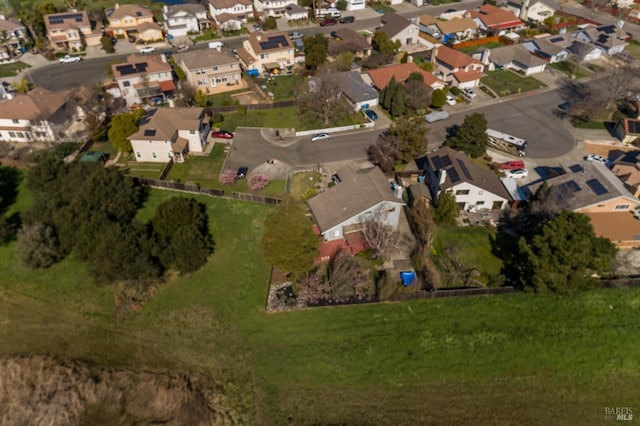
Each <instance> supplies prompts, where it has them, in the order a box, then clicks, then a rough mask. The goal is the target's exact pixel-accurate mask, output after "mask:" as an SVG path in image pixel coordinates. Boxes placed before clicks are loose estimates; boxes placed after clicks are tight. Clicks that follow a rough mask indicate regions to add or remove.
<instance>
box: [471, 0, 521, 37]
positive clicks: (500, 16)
mask: <svg viewBox="0 0 640 426" xmlns="http://www.w3.org/2000/svg"><path fill="white" fill-rule="evenodd" d="M469 15H470V16H471V18H472V19H473V20H474V21H476V23H477V24H478V28H479V29H480V30H481V31H482V32H484V33H486V34H488V35H501V34H503V33H505V32H511V31H517V30H521V29H524V28H525V24H524V22H522V21H521V20H520V19H518V17H517V16H516V15H515V14H514V13H513V12H512V11H510V10H507V9H500V8H499V7H496V6H493V5H491V4H489V3H487V4H483V5H482V6H480V8H479V9H478V10H471V11H469Z"/></svg>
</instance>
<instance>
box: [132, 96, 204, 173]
mask: <svg viewBox="0 0 640 426" xmlns="http://www.w3.org/2000/svg"><path fill="white" fill-rule="evenodd" d="M210 130H211V125H210V123H209V116H207V115H205V114H204V109H202V108H158V109H155V110H153V111H150V112H149V113H147V115H146V116H145V117H144V118H143V120H142V122H141V123H140V129H139V130H138V131H137V132H136V133H134V134H133V135H131V136H129V141H130V142H131V148H132V149H133V153H134V154H135V157H136V161H146V162H152V163H166V162H168V161H169V160H171V159H173V160H174V161H175V162H177V163H181V162H183V161H184V159H185V157H186V155H187V154H188V153H202V152H204V151H205V149H206V145H207V136H208V135H209V131H210Z"/></svg>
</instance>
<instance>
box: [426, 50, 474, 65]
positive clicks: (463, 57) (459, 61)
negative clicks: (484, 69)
mask: <svg viewBox="0 0 640 426" xmlns="http://www.w3.org/2000/svg"><path fill="white" fill-rule="evenodd" d="M436 58H437V59H438V61H440V62H442V63H444V64H447V65H448V66H450V67H451V68H464V67H466V66H468V65H470V64H480V63H481V62H479V61H476V60H475V59H473V58H472V57H471V56H469V55H467V54H466V53H462V52H458V51H457V50H454V49H452V48H450V47H447V46H438V50H437V51H436Z"/></svg>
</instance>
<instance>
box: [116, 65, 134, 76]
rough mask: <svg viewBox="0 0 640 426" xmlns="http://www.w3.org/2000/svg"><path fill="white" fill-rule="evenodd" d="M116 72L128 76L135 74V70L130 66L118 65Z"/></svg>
mask: <svg viewBox="0 0 640 426" xmlns="http://www.w3.org/2000/svg"><path fill="white" fill-rule="evenodd" d="M116 71H118V72H119V73H120V75H129V74H135V73H136V70H135V68H134V67H133V65H131V64H127V65H119V66H117V67H116Z"/></svg>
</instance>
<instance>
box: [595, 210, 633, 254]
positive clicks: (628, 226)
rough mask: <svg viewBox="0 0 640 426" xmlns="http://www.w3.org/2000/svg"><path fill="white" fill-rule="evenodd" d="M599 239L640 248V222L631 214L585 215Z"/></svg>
mask: <svg viewBox="0 0 640 426" xmlns="http://www.w3.org/2000/svg"><path fill="white" fill-rule="evenodd" d="M585 214H586V215H587V216H588V217H589V219H590V220H591V225H593V230H594V232H595V234H596V235H597V236H599V237H605V238H608V239H610V240H611V241H613V242H614V243H620V242H623V243H627V244H633V245H635V246H640V220H638V219H636V218H635V217H634V216H633V214H632V213H631V212H618V213H616V212H609V213H585Z"/></svg>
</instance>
